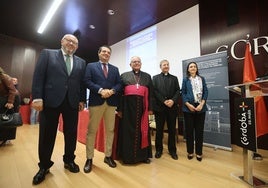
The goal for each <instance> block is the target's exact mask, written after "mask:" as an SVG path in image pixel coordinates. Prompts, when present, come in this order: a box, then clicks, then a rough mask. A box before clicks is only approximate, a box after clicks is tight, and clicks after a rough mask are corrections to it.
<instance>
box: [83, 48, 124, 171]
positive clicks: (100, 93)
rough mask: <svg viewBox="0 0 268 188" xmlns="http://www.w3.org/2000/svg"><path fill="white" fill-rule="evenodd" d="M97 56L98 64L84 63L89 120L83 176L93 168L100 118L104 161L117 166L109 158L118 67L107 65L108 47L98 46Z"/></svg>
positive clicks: (117, 86) (117, 97) (118, 81)
mask: <svg viewBox="0 0 268 188" xmlns="http://www.w3.org/2000/svg"><path fill="white" fill-rule="evenodd" d="M98 55H99V61H98V62H94V63H89V64H87V68H86V73H85V84H86V87H87V88H88V89H89V90H90V97H89V102H88V106H89V114H90V119H89V125H88V133H87V142H86V153H87V160H86V163H85V166H84V172H85V173H89V172H90V171H91V169H92V158H93V156H94V144H95V138H96V132H97V130H98V127H99V124H100V121H101V118H103V119H104V124H105V135H106V139H105V141H106V143H105V158H104V162H105V163H107V164H108V165H109V166H110V167H112V168H115V167H116V163H115V162H114V160H113V159H112V157H111V155H112V146H113V140H114V123H115V110H116V108H117V106H118V103H119V97H120V93H121V79H120V75H119V70H118V68H117V67H115V66H114V65H111V64H110V63H109V59H110V56H111V48H110V47H109V46H101V47H100V48H99V51H98Z"/></svg>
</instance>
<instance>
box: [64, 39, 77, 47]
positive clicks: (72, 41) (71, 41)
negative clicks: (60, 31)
mask: <svg viewBox="0 0 268 188" xmlns="http://www.w3.org/2000/svg"><path fill="white" fill-rule="evenodd" d="M64 39H65V40H66V41H67V42H69V43H73V44H75V45H77V44H78V42H76V41H74V40H72V39H68V38H64Z"/></svg>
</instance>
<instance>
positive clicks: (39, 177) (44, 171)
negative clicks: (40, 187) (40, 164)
mask: <svg viewBox="0 0 268 188" xmlns="http://www.w3.org/2000/svg"><path fill="white" fill-rule="evenodd" d="M47 173H49V169H44V168H41V169H39V171H38V172H37V174H36V175H35V176H34V177H33V184H34V185H37V184H39V183H41V182H42V181H44V179H45V177H46V175H47Z"/></svg>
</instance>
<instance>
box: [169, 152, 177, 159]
mask: <svg viewBox="0 0 268 188" xmlns="http://www.w3.org/2000/svg"><path fill="white" fill-rule="evenodd" d="M170 155H171V158H172V159H174V160H178V155H177V154H176V153H171V154H170Z"/></svg>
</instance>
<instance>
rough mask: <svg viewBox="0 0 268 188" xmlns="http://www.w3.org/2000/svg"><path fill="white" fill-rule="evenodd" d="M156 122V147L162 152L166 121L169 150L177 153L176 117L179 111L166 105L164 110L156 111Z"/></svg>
mask: <svg viewBox="0 0 268 188" xmlns="http://www.w3.org/2000/svg"><path fill="white" fill-rule="evenodd" d="M154 114H155V123H156V138H155V149H156V151H159V152H161V153H162V151H163V131H164V125H165V122H167V128H168V151H169V153H176V152H177V148H176V119H177V116H178V111H177V110H174V109H170V108H168V107H165V109H164V110H163V111H160V112H154Z"/></svg>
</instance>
